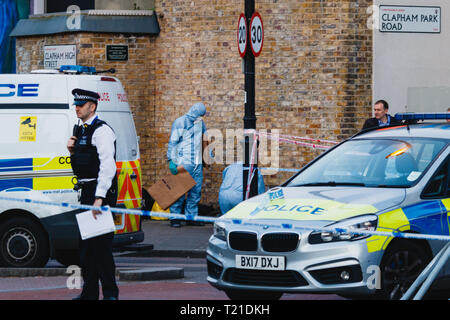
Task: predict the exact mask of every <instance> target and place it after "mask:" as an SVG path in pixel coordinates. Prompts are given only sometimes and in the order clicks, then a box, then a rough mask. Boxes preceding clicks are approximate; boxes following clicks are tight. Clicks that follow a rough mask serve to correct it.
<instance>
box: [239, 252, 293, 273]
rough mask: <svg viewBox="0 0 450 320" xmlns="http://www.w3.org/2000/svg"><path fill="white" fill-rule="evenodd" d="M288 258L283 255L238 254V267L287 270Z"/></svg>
mask: <svg viewBox="0 0 450 320" xmlns="http://www.w3.org/2000/svg"><path fill="white" fill-rule="evenodd" d="M285 261H286V258H285V257H282V256H244V255H236V268H238V269H253V270H285V269H286V266H285Z"/></svg>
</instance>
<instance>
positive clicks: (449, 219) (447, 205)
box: [442, 198, 450, 232]
mask: <svg viewBox="0 0 450 320" xmlns="http://www.w3.org/2000/svg"><path fill="white" fill-rule="evenodd" d="M442 204H443V205H444V207H445V209H447V224H448V230H449V232H450V198H447V199H443V200H442Z"/></svg>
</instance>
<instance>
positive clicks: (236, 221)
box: [0, 195, 450, 241]
mask: <svg viewBox="0 0 450 320" xmlns="http://www.w3.org/2000/svg"><path fill="white" fill-rule="evenodd" d="M0 201H13V202H21V203H26V204H36V205H42V206H44V205H45V206H53V207H62V208H70V209H81V210H86V211H87V210H97V211H108V210H110V211H111V212H114V213H118V214H134V215H140V216H147V217H150V216H155V217H163V218H174V219H180V220H187V221H201V222H208V223H214V222H223V223H227V224H237V225H244V226H262V227H266V228H276V229H284V230H286V229H288V230H300V231H302V230H303V231H325V232H336V233H349V234H357V235H369V236H370V235H376V236H385V237H395V238H404V239H420V240H441V241H450V236H443V235H433V234H417V233H405V232H397V231H393V232H383V231H367V230H355V229H350V228H349V229H347V228H332V227H308V226H298V225H294V224H292V223H278V224H276V223H266V222H264V223H257V222H249V221H251V220H249V219H221V218H214V217H205V216H201V217H200V216H196V217H192V216H186V215H184V214H179V213H164V212H154V211H148V210H137V209H123V208H109V207H95V206H90V205H83V204H74V203H68V202H52V201H42V200H33V199H29V198H13V197H5V196H3V195H0ZM330 223H331V222H330Z"/></svg>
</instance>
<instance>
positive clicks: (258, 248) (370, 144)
mask: <svg viewBox="0 0 450 320" xmlns="http://www.w3.org/2000/svg"><path fill="white" fill-rule="evenodd" d="M396 117H397V118H398V119H399V120H403V121H404V122H403V124H402V125H398V126H389V127H383V128H376V129H370V130H365V131H362V132H360V133H358V134H357V135H355V136H353V137H352V138H350V139H348V140H346V141H344V142H342V143H340V144H339V145H337V146H335V147H333V148H332V149H330V150H328V151H327V152H325V153H323V154H322V155H321V156H319V157H318V158H316V159H315V160H314V161H312V162H311V163H309V164H308V165H307V166H305V167H304V168H302V169H301V170H300V172H299V173H298V174H296V175H294V176H293V177H292V178H290V179H289V180H288V181H287V182H285V183H284V184H282V185H281V187H280V189H279V190H278V191H277V193H279V194H282V195H283V196H282V197H278V198H276V197H275V198H274V199H272V200H270V199H269V198H268V193H269V192H270V191H269V192H268V193H266V194H263V195H259V196H256V197H254V198H251V199H249V200H246V201H243V202H241V203H240V204H239V205H237V206H236V207H234V208H233V209H232V210H230V211H229V212H228V213H227V214H225V215H224V216H222V217H221V218H220V219H218V220H217V222H216V223H215V225H214V234H213V235H212V236H211V238H210V240H209V245H208V249H207V265H208V278H207V280H208V282H209V283H210V284H211V285H213V286H214V287H216V288H218V289H220V290H224V291H225V293H226V294H227V295H228V297H230V298H231V299H250V298H256V299H264V298H268V299H278V298H280V297H281V296H282V294H283V293H302V292H303V293H305V292H308V293H334V294H340V295H342V296H346V297H357V296H363V297H367V296H371V297H380V298H387V299H398V298H400V297H401V296H402V295H403V294H404V293H405V292H406V290H407V289H408V287H409V286H410V285H411V284H412V282H413V281H414V280H415V278H416V277H417V276H418V275H419V274H420V272H421V270H423V269H424V268H425V267H426V266H427V264H428V263H429V261H430V260H431V259H432V258H433V256H434V255H435V254H436V253H437V252H439V250H440V249H441V248H442V247H443V245H444V244H445V242H444V241H440V240H429V239H427V240H420V239H419V240H417V239H402V238H399V237H392V236H384V235H370V234H355V233H343V232H337V231H334V232H333V231H330V230H323V229H322V230H321V228H325V229H327V228H332V229H333V230H336V229H335V228H337V229H338V230H339V228H341V230H343V229H347V230H348V229H353V230H355V231H358V230H359V231H362V230H364V231H383V232H394V231H396V232H407V233H416V234H423V235H447V236H448V235H449V233H450V231H449V229H450V213H449V210H450V191H449V190H450V189H449V182H450V179H449V161H450V156H449V153H450V147H449V142H450V123H447V122H445V121H442V120H440V121H430V122H429V123H426V122H425V123H424V122H420V123H417V122H418V120H424V119H425V120H426V119H428V118H432V119H449V118H450V117H449V115H447V114H440V115H435V114H421V115H411V114H397V115H396ZM302 227H303V228H302ZM440 277H441V280H440V281H438V283H439V284H440V285H443V286H445V287H446V288H450V287H449V286H448V283H449V282H448V281H442V280H449V279H450V263H449V262H447V265H446V266H445V268H444V270H443V271H442V272H441V274H440Z"/></svg>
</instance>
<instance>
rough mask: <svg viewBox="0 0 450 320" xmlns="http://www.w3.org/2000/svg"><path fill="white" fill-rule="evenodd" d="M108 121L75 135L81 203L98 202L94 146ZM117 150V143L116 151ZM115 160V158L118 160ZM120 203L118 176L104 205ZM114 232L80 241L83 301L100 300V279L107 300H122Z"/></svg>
mask: <svg viewBox="0 0 450 320" xmlns="http://www.w3.org/2000/svg"><path fill="white" fill-rule="evenodd" d="M72 93H73V94H74V96H75V103H77V101H80V104H81V102H82V101H83V99H85V100H86V101H89V100H88V99H87V98H91V101H96V99H98V94H96V93H95V92H91V91H86V90H81V89H75V90H74V91H73V92H72ZM103 125H107V124H106V122H104V121H102V120H99V119H98V118H96V119H94V121H93V122H92V123H91V125H89V126H87V127H85V126H75V127H74V132H73V133H74V136H75V137H77V141H76V142H75V146H74V152H73V154H72V156H71V164H72V169H73V172H74V174H75V175H76V176H77V179H78V181H79V183H78V186H79V187H80V188H81V198H80V202H81V204H86V205H92V204H93V203H94V201H95V192H96V188H97V178H98V174H99V171H100V160H99V156H98V153H97V148H96V147H95V146H94V145H92V136H93V134H94V132H95V131H96V130H97V129H98V128H100V127H101V126H103ZM115 148H116V145H115V142H114V150H115ZM114 160H115V159H114ZM116 202H117V177H116V176H115V175H114V178H113V180H112V184H111V187H110V188H109V190H108V192H107V194H106V198H105V199H104V200H103V205H104V206H105V205H109V206H111V207H115V205H116ZM113 237H114V232H111V233H108V234H104V235H101V236H97V237H94V238H91V239H86V240H81V239H80V264H81V268H82V275H83V281H84V284H83V291H82V293H81V295H80V296H79V299H82V300H84V299H86V300H90V299H95V300H96V299H98V298H99V283H98V282H99V280H100V281H101V283H102V289H103V296H104V298H105V299H111V298H113V299H118V295H119V289H118V287H117V284H116V278H115V263H114V259H113V256H112V241H113Z"/></svg>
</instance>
